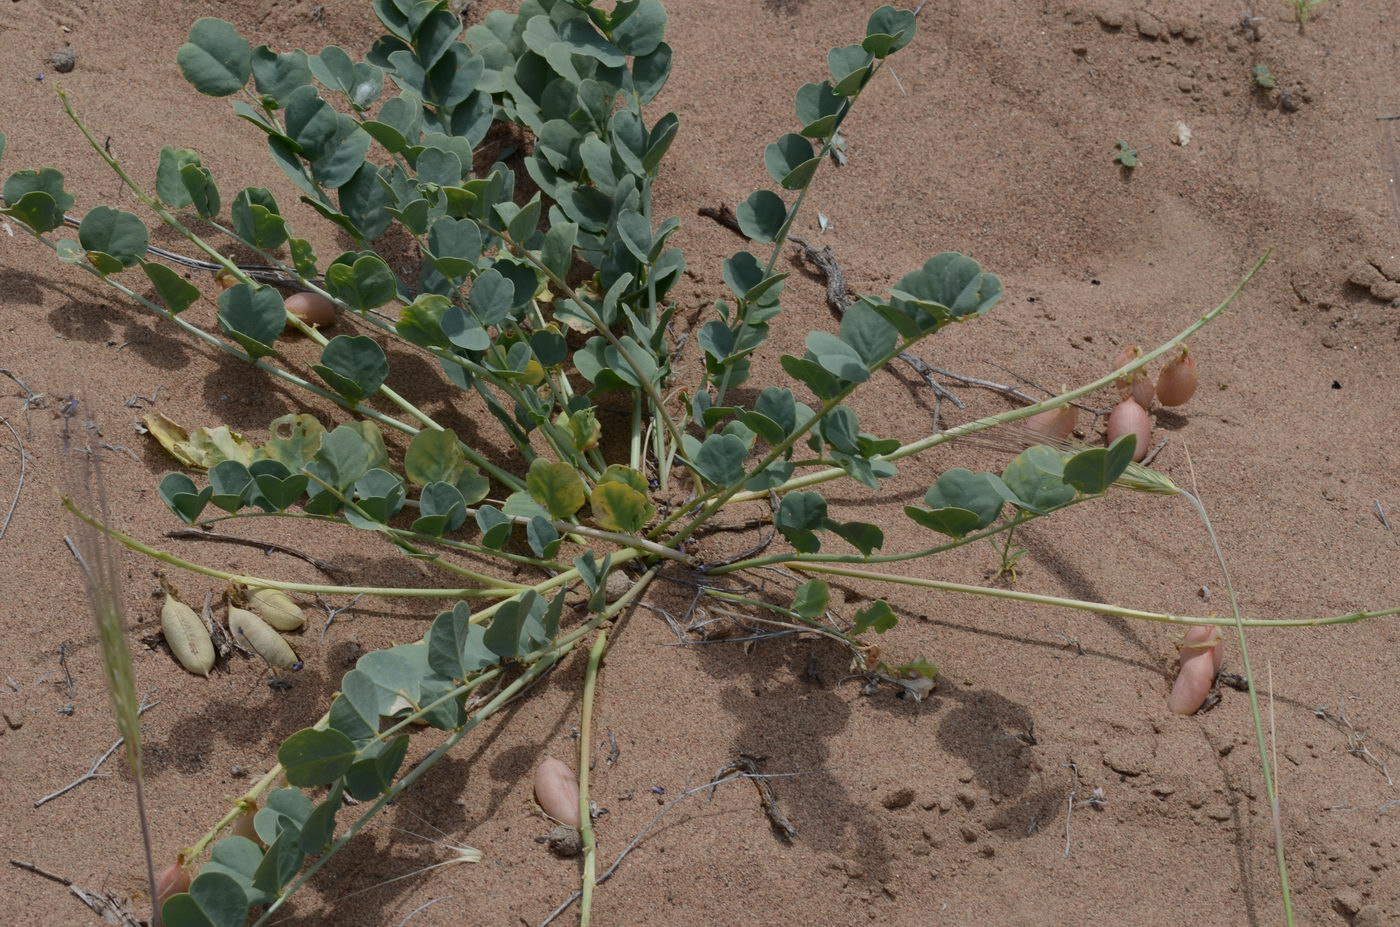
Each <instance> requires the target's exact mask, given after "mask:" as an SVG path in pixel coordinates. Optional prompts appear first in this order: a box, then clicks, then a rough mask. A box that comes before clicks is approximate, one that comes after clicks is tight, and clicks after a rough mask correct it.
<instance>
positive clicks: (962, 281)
mask: <svg viewBox="0 0 1400 927" xmlns="http://www.w3.org/2000/svg"><path fill="white" fill-rule="evenodd" d="M892 295H893V296H894V297H895V299H894V304H895V306H896V307H897V308H900V309H903V310H905V311H906V312H910V310H911V309H912V308H915V307H911V306H909V305H908V303H909V302H910V301H915V302H925V303H932V304H933V305H934V306H937V307H942V308H943V309H946V310H947V313H948V315H950V316H952V317H953V318H957V319H964V318H970V317H973V316H979V315H982V314H983V313H985V312H986V311H987V310H988V309H990V308H992V306H994V305H995V304H996V303H997V301H998V300H1000V299H1001V295H1002V287H1001V280H1000V278H998V277H997V276H996V275H995V274H988V273H983V272H982V265H981V264H978V263H977V262H976V261H974V260H973V259H972V258H970V257H967V256H965V255H962V254H958V253H956V252H953V251H945V252H943V253H942V254H936V255H934V256H933V257H931V258H929V259H928V260H927V261H926V262H925V263H924V266H923V267H921V268H920V269H918V270H916V271H914V272H913V273H910V274H906V275H905V276H904V277H903V278H902V279H901V280H900V281H899V283H898V284H897V285H896V287H895V289H894V291H893V293H892Z"/></svg>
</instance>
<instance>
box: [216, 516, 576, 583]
mask: <svg viewBox="0 0 1400 927" xmlns="http://www.w3.org/2000/svg"><path fill="white" fill-rule="evenodd" d="M244 518H305V519H308V520H311V521H323V522H326V523H327V524H332V525H344V526H346V527H351V528H354V527H355V526H354V525H351V524H350V522H348V521H346V520H345V519H343V518H336V517H335V516H333V515H313V514H311V513H308V512H235V513H234V514H232V515H220V516H218V517H217V518H205V519H202V520H200V521H197V522H195V524H194V527H196V528H208V527H210V526H211V525H217V524H218V523H219V522H221V521H234V520H237V519H244ZM355 530H356V531H359V530H361V529H359V528H355ZM380 530H382V531H384V532H387V533H388V534H392V535H394V537H401V538H412V539H414V540H415V541H425V542H427V543H429V544H441V545H442V546H443V547H448V548H451V549H452V550H460V551H464V552H465V553H469V554H480V555H481V556H483V557H496V558H499V559H501V560H508V561H510V562H511V563H523V564H525V565H527V566H533V567H539V568H541V569H545V570H565V569H568V567H567V566H565V565H564V564H562V563H560V562H559V561H558V560H540V559H537V558H535V557H526V556H525V555H524V554H516V553H511V552H510V551H508V550H495V549H493V548H490V547H483V546H482V545H480V544H472V543H470V542H468V541H456V540H453V539H452V538H444V537H438V536H436V535H432V534H424V533H422V532H421V531H409V530H407V529H404V528H392V527H388V526H386V527H384V528H382V529H380Z"/></svg>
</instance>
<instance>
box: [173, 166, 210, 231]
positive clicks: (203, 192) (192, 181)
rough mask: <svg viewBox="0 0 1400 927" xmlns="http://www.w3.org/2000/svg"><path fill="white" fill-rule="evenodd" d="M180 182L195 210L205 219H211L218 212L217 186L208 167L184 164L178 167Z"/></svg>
mask: <svg viewBox="0 0 1400 927" xmlns="http://www.w3.org/2000/svg"><path fill="white" fill-rule="evenodd" d="M180 182H181V183H182V184H184V185H185V190H186V191H187V192H188V193H189V195H190V204H191V205H192V206H194V209H195V212H197V213H199V214H200V215H201V216H203V217H204V218H205V219H213V218H214V217H216V216H217V215H218V214H219V205H220V202H219V188H218V187H217V186H216V185H215V184H214V175H213V174H211V173H209V169H208V168H206V167H203V166H201V165H198V164H186V165H185V166H184V167H182V168H180Z"/></svg>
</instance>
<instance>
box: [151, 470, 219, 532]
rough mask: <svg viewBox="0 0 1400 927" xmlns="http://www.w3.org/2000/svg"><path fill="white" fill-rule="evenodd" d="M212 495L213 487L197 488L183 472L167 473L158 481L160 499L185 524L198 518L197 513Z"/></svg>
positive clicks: (190, 523)
mask: <svg viewBox="0 0 1400 927" xmlns="http://www.w3.org/2000/svg"><path fill="white" fill-rule="evenodd" d="M213 495H214V487H212V486H206V487H204V488H203V489H199V488H198V487H196V486H195V485H194V480H192V479H190V478H189V477H188V476H186V475H185V474H183V473H167V474H166V475H165V478H164V479H162V480H161V481H160V500H161V501H162V502H164V503H165V504H166V506H167V507H168V508H169V509H170V511H172V512H174V513H175V514H176V515H178V516H180V520H181V521H183V522H184V523H185V524H187V525H192V524H194V523H195V522H196V521H198V520H199V513H200V512H202V511H204V506H205V505H207V504H208V502H209V499H210V497H211V496H213Z"/></svg>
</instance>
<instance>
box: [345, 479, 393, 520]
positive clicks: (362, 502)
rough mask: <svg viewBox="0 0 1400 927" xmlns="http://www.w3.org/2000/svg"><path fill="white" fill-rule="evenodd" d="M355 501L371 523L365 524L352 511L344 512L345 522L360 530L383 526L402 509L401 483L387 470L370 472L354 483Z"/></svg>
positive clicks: (356, 513)
mask: <svg viewBox="0 0 1400 927" xmlns="http://www.w3.org/2000/svg"><path fill="white" fill-rule="evenodd" d="M355 499H356V501H357V502H358V503H359V508H360V511H362V512H364V513H365V515H368V516H369V517H370V519H371V521H370V522H368V523H366V522H365V521H364V519H363V518H362V517H361V516H360V514H359V512H355V511H353V510H352V511H348V512H346V515H345V517H346V520H347V521H349V522H351V523H352V524H354V525H355V526H356V527H360V528H372V527H376V526H378V525H382V524H385V523H387V522H388V521H389V519H390V518H392V517H393V516H394V515H395V514H396V513H397V512H398V511H399V509H401V508H403V504H404V499H405V492H404V488H403V481H402V480H400V479H399V478H398V477H397V476H395V475H394V474H392V473H390V472H389V471H388V470H380V469H378V468H376V469H373V470H370V471H369V472H368V473H366V474H365V475H364V476H362V477H360V478H359V479H358V480H356V481H355Z"/></svg>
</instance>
